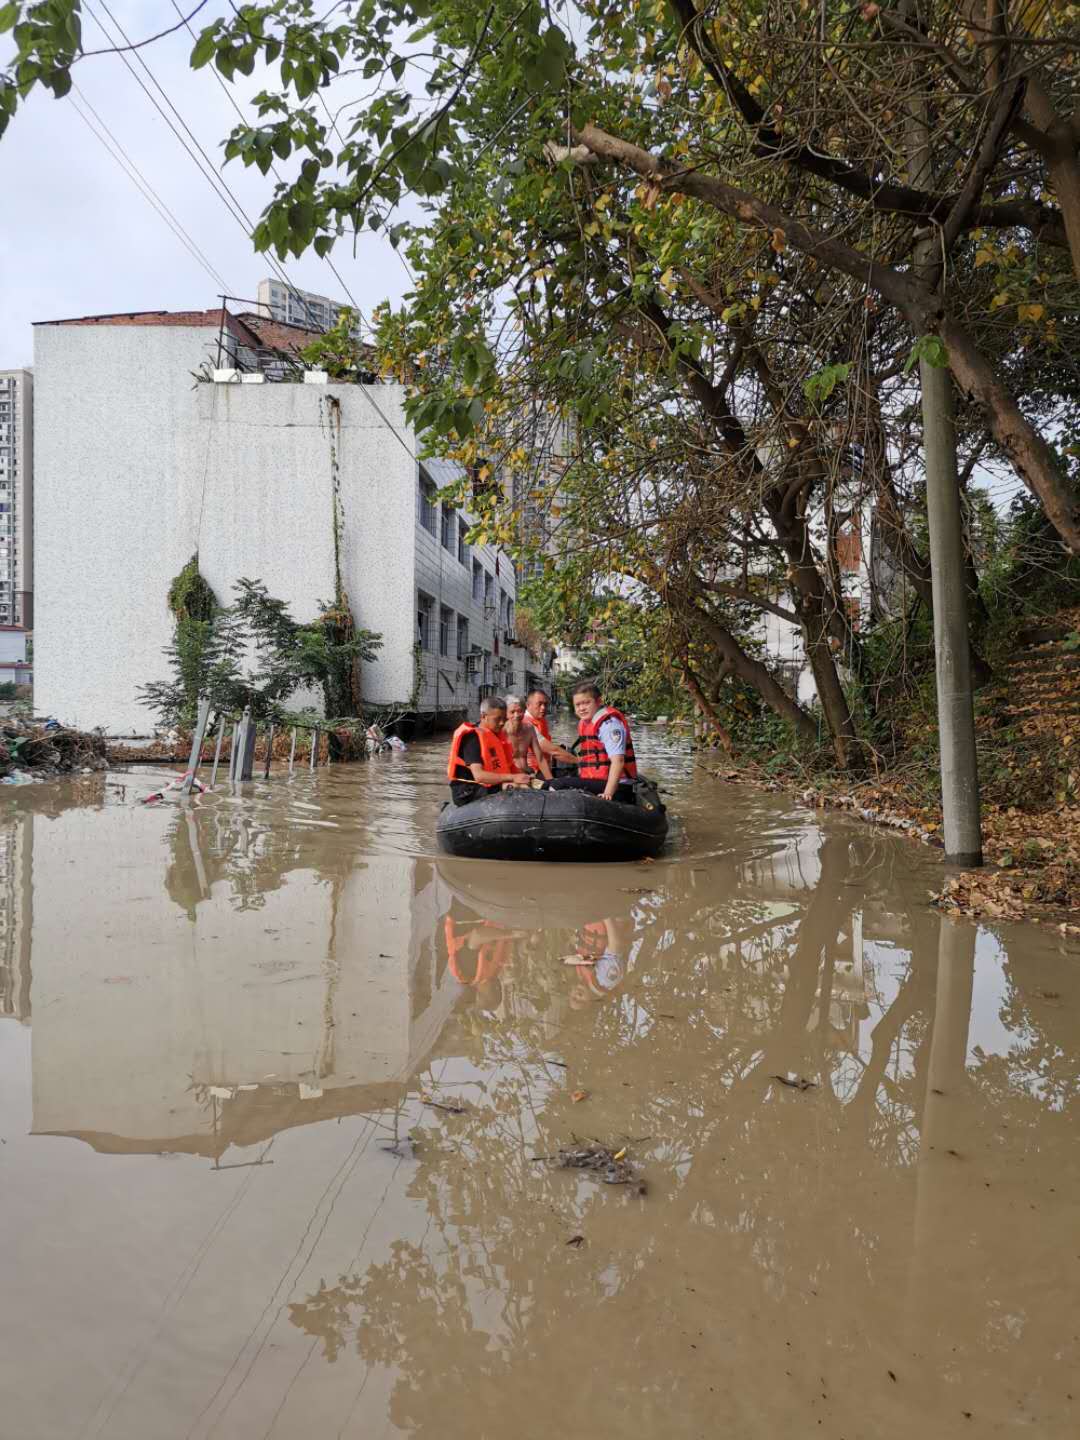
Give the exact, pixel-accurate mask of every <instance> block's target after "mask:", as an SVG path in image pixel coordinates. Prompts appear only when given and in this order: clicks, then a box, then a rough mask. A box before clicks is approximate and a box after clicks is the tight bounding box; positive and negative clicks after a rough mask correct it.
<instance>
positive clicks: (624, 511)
mask: <svg viewBox="0 0 1080 1440" xmlns="http://www.w3.org/2000/svg"><path fill="white" fill-rule="evenodd" d="M2 13H3V14H4V16H5V17H8V16H10V15H12V14H13V13H14V14H15V16H16V18H17V19H18V21H19V23H18V25H17V26H16V32H15V35H16V46H17V52H18V53H17V61H16V65H15V69H14V71H13V75H14V79H13V81H12V83H13V85H14V86H15V90H16V91H20V90H22V91H25V89H26V88H27V87H28V86H31V85H33V84H35V83H45V84H50V85H54V88H55V85H56V84H57V83H58V84H60V85H62V84H63V83H64V82H63V78H62V77H63V75H64V74H65V73H66V69H70V65H71V64H72V63H75V60H76V52H77V49H78V38H77V34H75V32H74V31H73V30H72V29H71V26H70V24H68V21H70V20H71V17H73V16H77V13H78V7H77V4H75V3H74V0H71V3H67V0H50V3H49V4H47V5H39V6H36V7H24V6H22V5H19V4H16V5H15V6H14V7H12V6H9V7H7V9H6V10H5V11H4V12H2ZM65 15H66V16H67V21H65V22H64V24H65V25H67V28H66V29H65V28H64V25H62V24H61V19H62V17H63V16H65ZM1077 19H1078V16H1077V6H1076V5H1072V4H1066V5H1056V6H1055V5H1052V4H1050V3H1049V0H1045V3H1044V0H1013V3H1007V0H990V3H989V4H984V3H982V0H980V3H979V4H978V5H976V4H975V3H974V0H927V3H925V4H921V5H920V6H919V7H918V10H917V11H916V9H915V8H914V7H913V6H911V5H908V4H902V5H898V6H895V7H886V6H881V5H878V4H872V3H871V4H864V5H863V6H861V7H860V8H852V9H847V10H841V9H839V8H837V7H828V8H826V9H825V10H822V8H821V7H819V6H811V5H810V4H809V3H807V0H747V3H744V4H742V5H740V7H739V8H738V11H737V12H736V13H730V12H728V11H723V10H720V9H718V8H717V7H716V6H715V5H712V4H708V5H700V4H699V3H697V0H670V3H668V4H663V3H660V0H637V3H633V4H630V5H625V4H620V3H615V0H584V3H582V4H580V5H577V6H574V7H573V8H572V9H571V8H570V7H568V6H566V5H560V4H554V5H544V6H542V5H540V4H539V3H527V4H526V5H524V6H518V5H511V4H508V3H505V0H493V3H491V4H489V5H487V6H482V7H480V8H476V7H474V6H473V5H471V4H466V3H463V0H361V3H358V4H357V5H355V6H353V7H351V8H350V9H348V10H341V9H338V8H335V9H333V10H331V11H330V12H328V13H326V14H320V13H318V12H317V11H316V9H315V8H314V6H313V5H312V3H310V0H271V3H262V4H253V5H248V6H245V7H243V8H241V9H238V10H235V11H234V12H233V13H232V14H231V15H230V16H229V17H228V18H226V19H220V20H217V21H215V22H214V23H213V24H212V25H210V26H209V27H207V28H206V29H205V30H204V31H203V32H202V34H201V35H200V37H199V40H198V43H197V44H196V47H195V50H194V52H193V56H192V62H193V64H194V65H196V66H197V67H200V66H204V65H208V64H213V65H215V66H216V67H217V69H218V70H219V72H220V73H221V74H222V75H224V76H226V77H231V76H232V75H234V74H235V73H237V72H239V73H244V74H250V73H252V72H253V70H254V67H255V66H256V65H257V64H266V65H274V66H277V67H278V74H279V76H280V80H279V81H278V82H276V83H275V85H274V86H273V87H268V88H267V89H266V90H264V91H263V92H262V93H261V95H260V96H259V98H258V101H257V105H258V110H259V123H258V124H257V125H253V126H240V127H237V129H236V130H235V131H234V132H233V134H232V135H231V136H230V138H229V141H228V144H227V147H226V153H227V155H228V156H229V157H231V158H235V159H239V160H241V162H242V163H244V164H248V165H255V166H257V167H258V168H259V169H260V170H261V171H262V172H263V173H267V171H268V170H269V167H270V165H271V163H272V162H273V161H274V160H275V159H276V160H280V161H292V162H293V163H294V164H295V165H296V167H297V168H296V170H295V173H294V174H293V176H292V178H291V179H290V180H288V181H287V182H283V183H281V184H279V186H278V188H277V189H276V191H275V194H274V198H273V200H272V202H271V204H270V205H269V206H268V207H267V210H266V212H265V214H264V215H263V217H262V219H261V220H260V223H259V225H258V227H257V228H256V232H255V236H254V239H255V243H256V246H257V247H258V248H260V249H270V248H273V249H276V250H277V252H278V254H279V255H281V256H282V257H284V256H285V255H287V254H300V253H302V251H303V250H304V249H305V248H307V247H308V246H309V245H312V246H314V248H315V249H316V250H317V252H318V253H319V254H321V255H325V254H328V253H329V252H330V251H331V250H332V249H333V248H334V246H335V245H336V244H338V243H339V242H341V241H343V240H345V239H346V237H348V236H349V235H350V233H354V232H355V231H356V230H357V229H359V228H360V227H361V226H364V225H371V226H373V227H375V228H385V229H386V230H387V232H388V234H389V237H390V239H391V242H392V243H394V244H398V245H400V244H402V243H404V244H406V245H407V247H408V253H409V259H410V263H411V264H412V266H413V267H414V270H415V272H416V275H417V284H416V289H415V291H414V293H413V294H412V295H411V296H409V297H408V299H407V303H406V306H405V307H404V310H403V311H402V312H401V313H400V314H397V315H390V314H386V313H384V314H382V315H381V316H380V317H379V320H380V337H379V338H380V349H381V358H382V363H383V365H384V366H385V367H386V370H387V372H388V373H389V372H395V373H397V374H398V375H399V376H400V377H401V378H403V379H404V380H406V382H407V383H408V384H409V385H410V387H411V397H410V402H409V413H410V415H411V418H412V419H413V421H414V422H415V423H416V424H417V425H418V426H419V427H420V428H422V429H425V430H426V431H427V432H428V433H429V435H430V436H431V437H432V443H433V444H435V445H437V446H438V447H440V448H441V449H442V450H443V451H444V452H446V453H449V454H452V455H455V456H456V457H457V458H459V459H461V460H462V461H464V462H465V463H467V464H469V465H474V466H475V467H476V469H477V471H478V473H479V474H480V475H482V476H483V475H484V474H485V472H486V474H487V475H488V476H489V477H495V476H498V477H499V478H501V479H502V480H503V481H504V482H505V489H506V491H508V492H509V495H510V501H509V503H505V502H503V503H500V502H499V500H498V495H499V493H500V492H499V490H498V488H497V487H496V488H494V489H492V490H490V491H489V492H488V507H487V513H486V514H485V516H484V519H483V526H484V530H485V533H489V534H497V535H498V536H499V537H500V538H504V537H506V538H509V539H510V540H514V539H515V538H517V537H518V536H519V534H520V524H519V521H520V506H519V505H518V504H517V503H515V497H516V496H518V495H520V492H521V490H522V487H523V486H524V487H526V488H527V487H528V484H529V479H530V477H529V474H528V469H529V467H528V447H527V446H525V445H523V444H522V443H521V441H522V438H523V434H524V435H525V437H526V438H527V436H528V432H529V425H530V424H531V421H527V419H526V418H525V417H529V416H533V415H535V413H536V408H537V405H538V404H539V405H540V406H541V407H545V408H546V409H547V412H548V413H549V414H552V415H557V416H559V417H569V419H570V421H571V423H572V427H573V433H574V436H575V446H574V453H573V455H572V457H571V463H570V464H569V466H568V467H567V470H566V473H565V474H564V475H563V477H562V480H561V481H560V483H559V486H558V492H559V508H560V517H559V524H558V529H559V532H560V542H565V543H564V553H568V554H574V553H578V554H589V555H591V556H592V574H593V577H594V579H602V578H603V577H611V576H612V575H617V574H619V575H623V576H625V577H626V579H627V582H628V583H631V584H634V585H637V586H639V587H643V591H644V592H647V593H648V594H649V595H650V596H651V597H654V598H655V599H656V600H657V601H658V603H660V604H662V605H663V606H664V607H665V608H666V610H667V612H668V614H669V617H670V621H671V624H672V625H673V626H674V627H676V628H677V629H678V630H679V632H680V634H681V638H682V641H685V645H686V646H696V647H698V651H699V663H700V660H701V657H706V658H708V659H710V661H711V662H712V663H713V664H714V667H715V671H716V673H721V672H723V673H734V674H740V675H741V676H742V678H743V679H745V680H746V681H747V682H748V683H750V684H753V685H754V686H755V687H756V688H757V689H758V690H759V693H760V694H761V695H762V696H763V697H765V698H766V700H767V701H768V703H769V704H770V705H772V707H773V708H774V709H775V710H776V711H777V713H780V714H784V715H785V716H786V718H787V719H788V720H789V721H790V723H791V724H792V725H793V726H795V728H796V729H797V730H800V731H802V733H804V734H805V735H807V737H808V738H809V736H810V735H811V734H814V733H816V729H817V727H816V723H815V722H814V720H813V719H812V718H811V717H810V716H808V715H807V714H806V713H805V711H804V710H803V709H802V707H800V706H799V705H798V704H797V702H796V701H795V700H794V698H793V697H792V696H791V695H790V694H789V693H787V692H786V691H785V689H784V687H783V686H782V685H781V684H779V683H777V678H776V677H775V676H773V675H771V674H770V673H769V672H768V671H767V670H766V669H765V667H763V666H761V665H760V662H757V661H756V660H755V657H754V656H753V655H752V654H751V653H750V652H749V651H748V649H747V647H746V645H745V643H743V642H744V641H745V639H746V633H745V619H744V617H745V614H746V612H745V611H744V610H743V609H741V608H739V607H745V606H750V607H751V608H753V607H756V609H757V611H758V614H759V615H762V614H764V615H770V614H775V612H776V610H777V609H778V608H779V609H780V610H781V611H783V612H784V615H785V616H793V617H794V620H795V622H797V624H798V625H799V627H800V628H801V630H802V633H803V636H804V641H805V645H806V651H807V655H808V658H809V661H810V663H811V665H812V667H813V671H814V677H815V681H816V685H817V691H818V695H819V697H820V701H821V705H822V711H823V715H824V719H825V723H826V727H827V730H828V732H829V734H830V735H831V738H832V743H833V748H834V753H835V757H836V760H837V762H838V763H840V764H841V765H849V764H852V763H857V762H858V760H859V759H860V758H861V755H862V750H863V746H864V743H865V742H864V737H862V736H861V735H860V734H859V732H858V728H857V725H856V721H855V707H854V705H853V701H852V696H851V686H850V684H849V683H848V682H847V675H848V674H850V675H851V676H852V677H853V678H854V683H855V684H856V685H857V686H859V687H861V691H862V694H861V697H860V705H861V707H862V708H863V709H867V710H869V712H870V713H871V715H872V712H873V700H874V690H873V687H872V686H871V685H870V684H869V683H868V682H869V678H870V677H869V676H868V674H867V670H866V661H865V650H864V646H863V644H862V642H861V638H860V636H859V634H858V633H857V631H856V629H855V626H854V625H853V623H852V617H851V614H850V606H849V603H848V602H849V597H848V595H847V593H846V591H845V588H844V573H843V562H842V559H841V551H842V549H843V548H844V546H845V544H846V543H847V540H846V536H847V534H848V532H849V531H850V529H851V527H852V526H853V524H854V523H855V522H856V520H857V518H858V516H859V515H860V513H861V510H862V508H863V507H865V505H866V504H867V503H870V502H872V503H873V504H874V505H875V507H876V509H877V512H878V514H879V516H880V517H881V521H882V534H883V536H884V537H885V540H886V543H887V544H888V546H889V547H890V549H891V551H892V553H893V554H894V556H895V559H896V563H897V565H898V566H900V567H901V568H902V569H903V571H904V573H905V574H906V575H907V576H908V577H909V578H910V581H911V584H912V586H913V587H914V589H915V591H916V593H917V594H918V595H919V596H920V597H921V599H922V600H923V602H924V603H928V602H929V600H930V592H929V583H928V581H929V573H928V566H927V562H926V556H925V554H924V553H923V552H922V551H921V549H920V547H919V545H918V544H917V539H916V537H915V536H914V535H913V533H912V530H911V527H910V525H909V523H908V513H907V506H906V504H905V500H906V498H907V496H909V495H910V494H911V493H912V491H913V489H914V488H915V486H914V484H913V481H912V477H911V471H912V469H913V468H915V466H916V463H917V462H916V460H915V455H916V452H917V449H918V441H919V434H918V431H917V429H916V428H915V412H914V409H913V405H912V399H913V394H912V387H913V382H912V379H911V377H910V371H911V368H912V366H913V365H914V364H915V363H919V364H921V365H923V366H924V367H925V366H930V367H935V366H936V367H947V368H948V370H949V372H950V374H951V375H952V377H953V379H954V381H955V383H956V386H957V389H958V391H959V393H960V395H961V408H960V412H959V415H958V425H959V432H958V433H959V442H960V445H961V449H962V451H963V457H962V458H964V459H965V460H966V459H967V458H969V457H970V456H971V455H973V454H975V453H976V451H981V457H980V458H979V460H978V463H979V465H980V466H982V465H986V464H989V465H995V464H1000V465H1007V466H1009V467H1011V468H1012V469H1013V470H1014V471H1015V473H1016V474H1017V475H1018V476H1019V477H1020V478H1021V479H1022V480H1023V482H1024V483H1025V485H1027V487H1028V488H1029V490H1030V491H1031V493H1032V494H1033V495H1034V496H1035V497H1037V499H1038V501H1039V504H1040V506H1041V507H1042V509H1043V511H1044V513H1045V514H1046V516H1047V517H1048V520H1049V522H1050V523H1051V525H1052V526H1053V527H1054V530H1055V533H1056V534H1057V536H1058V537H1060V543H1061V545H1062V547H1064V548H1066V549H1071V550H1072V551H1073V552H1078V551H1080V507H1078V501H1077V490H1076V465H1075V456H1074V455H1072V454H1071V453H1070V452H1069V450H1068V448H1067V445H1068V444H1069V443H1074V441H1075V427H1074V423H1073V420H1072V417H1074V416H1075V414H1076V402H1077V395H1078V393H1080V386H1078V385H1077V383H1076V382H1077V376H1076V371H1075V366H1074V363H1073V362H1072V359H1071V356H1072V354H1073V353H1076V352H1078V351H1080V346H1078V345H1077V343H1076V342H1077V340H1078V339H1080V336H1078V335H1077V322H1076V314H1077V307H1076V299H1077V296H1078V292H1077V288H1076V287H1077V279H1078V276H1080V263H1078V261H1080V246H1078V238H1080V228H1078V225H1077V223H1076V222H1077V219H1078V217H1080V210H1078V209H1077V201H1078V200H1080V189H1078V188H1077V183H1076V182H1077V177H1078V175H1080V169H1078V166H1080V161H1078V140H1080V136H1078V135H1077V128H1078V127H1076V125H1075V122H1074V120H1073V118H1072V116H1073V97H1074V91H1075V82H1076V67H1077V59H1076V56H1077V53H1078V50H1077V47H1076V45H1075V44H1074V43H1073V41H1074V40H1075V38H1076V37H1075V35H1073V33H1072V30H1071V28H1070V27H1073V28H1075V25H1076V22H1077ZM76 28H77V27H76ZM65 37H66V38H65ZM781 40H782V43H779V42H780V41H781ZM913 54H916V55H917V56H919V57H922V59H921V61H920V63H913V60H912V56H913ZM79 63H81V62H79ZM35 67H36V68H35ZM358 72H359V74H360V75H361V76H362V77H363V79H364V80H365V81H366V82H368V83H372V82H377V83H375V88H374V90H373V91H372V93H371V94H370V95H369V97H368V98H367V99H364V100H361V101H359V102H356V101H355V99H354V98H353V97H350V122H349V129H348V131H347V133H346V134H345V137H344V139H341V137H340V135H339V134H338V132H337V131H336V130H335V128H334V126H333V123H332V121H331V118H330V116H331V114H332V113H333V106H332V105H331V104H330V102H328V105H329V111H327V110H324V109H321V108H320V103H321V100H322V98H324V92H326V91H327V90H329V89H331V88H332V87H334V86H336V85H338V84H339V81H338V77H340V76H342V75H343V74H347V75H355V74H356V73H358ZM58 77H59V78H58ZM54 82H55V83H54ZM339 93H340V92H339ZM8 101H10V104H9V109H10V108H12V107H13V106H14V104H15V100H13V99H11V95H10V93H9V95H8ZM8 101H5V102H4V103H5V104H7V103H8ZM2 108H3V107H2V106H0V109H2ZM916 110H917V111H918V113H920V114H922V115H924V116H926V117H927V121H926V126H925V129H926V136H925V139H926V145H927V147H928V150H929V160H930V163H929V165H928V167H926V170H927V173H929V174H931V175H932V176H933V177H935V178H936V177H941V179H940V183H939V184H936V185H935V186H934V187H932V188H927V182H925V181H924V182H922V183H914V182H913V173H912V170H911V163H910V158H909V150H910V145H909V138H910V125H911V117H912V114H913V113H914V112H915V111H916ZM918 178H919V177H918V176H917V175H916V176H915V180H916V181H917V180H918ZM407 195H412V196H414V197H418V198H419V201H420V204H421V207H422V209H423V211H424V212H425V214H426V218H425V219H424V221H423V222H422V223H421V224H419V225H412V226H410V225H407V224H406V223H404V222H403V221H401V220H400V219H399V218H398V208H397V207H398V206H399V204H400V202H401V201H402V199H403V198H405V197H406V196H407ZM928 234H929V235H930V236H932V237H933V238H934V242H935V244H934V250H933V254H935V255H937V256H939V260H933V259H927V260H926V261H925V263H923V264H922V265H921V266H920V267H919V268H918V269H917V270H916V268H915V267H913V264H912V259H913V256H914V254H915V251H916V248H917V247H918V246H919V245H924V248H925V241H926V239H927V235H928ZM1021 397H1022V399H1023V403H1022V404H1021V403H1020V400H1021ZM1063 414H1064V415H1066V416H1068V417H1070V418H1069V420H1068V422H1067V424H1066V426H1065V427H1062V425H1061V422H1060V418H1059V417H1061V416H1062V415H1063ZM961 476H963V469H961ZM605 526H608V527H611V528H610V529H609V530H608V531H607V532H605V530H604V527H605ZM618 527H621V528H618ZM582 563H584V562H582ZM778 586H779V589H778ZM740 627H742V628H741V630H740ZM840 659H842V660H843V662H844V669H843V670H841V668H840V664H839V661H840ZM695 673H696V672H695ZM704 678H705V679H706V681H707V682H710V683H711V677H710V676H705V677H704ZM688 683H689V682H688Z"/></svg>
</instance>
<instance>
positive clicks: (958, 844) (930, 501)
mask: <svg viewBox="0 0 1080 1440" xmlns="http://www.w3.org/2000/svg"><path fill="white" fill-rule="evenodd" d="M931 243H932V242H931ZM919 379H920V382H921V384H922V413H923V454H924V456H925V461H926V517H927V523H928V525H929V529H930V583H931V585H932V587H933V592H934V665H935V670H936V676H937V713H938V747H939V753H940V759H941V808H942V817H943V819H944V822H945V823H944V830H945V859H946V861H947V862H948V863H950V864H953V865H969V866H970V865H981V864H982V863H983V856H982V825H981V821H980V815H979V766H978V758H977V755H976V751H975V711H974V694H973V691H972V687H971V647H970V645H969V642H968V613H967V581H966V572H965V566H964V532H963V521H962V518H961V512H960V485H959V477H958V475H957V468H956V422H955V414H954V410H953V384H952V376H951V375H950V374H949V372H948V370H946V369H944V368H943V367H941V368H939V367H936V366H934V365H931V364H930V362H929V361H928V360H920V361H919Z"/></svg>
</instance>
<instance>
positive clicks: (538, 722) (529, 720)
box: [524, 690, 577, 769]
mask: <svg viewBox="0 0 1080 1440" xmlns="http://www.w3.org/2000/svg"><path fill="white" fill-rule="evenodd" d="M550 704H551V701H550V699H549V698H548V695H547V692H546V691H544V690H530V691H529V693H528V695H526V697H525V716H524V722H525V724H526V725H531V726H532V727H533V729H534V730H535V731H536V738H537V741H538V743H539V745H540V749H541V751H542V752H543V754H544V756H545V758H546V759H547V762H548V764H549V765H550V764H551V762H552V761H553V760H561V761H562V763H563V764H564V765H576V764H577V756H576V755H575V754H574V752H573V751H572V750H564V749H563V747H562V746H561V745H556V744H555V741H554V740H552V738H551V730H550V729H549V728H548V722H547V712H548V706H549V705H550ZM529 768H530V769H535V768H537V767H535V766H533V765H532V764H531V762H530V766H529Z"/></svg>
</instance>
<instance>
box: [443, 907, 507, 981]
mask: <svg viewBox="0 0 1080 1440" xmlns="http://www.w3.org/2000/svg"><path fill="white" fill-rule="evenodd" d="M490 923H491V922H490V921H488V920H482V921H481V922H480V924H481V926H484V925H489V924H490ZM476 928H477V927H476V926H475V925H470V926H469V927H468V928H467V929H466V930H465V931H464V932H463V933H461V934H459V933H458V928H457V924H456V922H455V921H454V919H453V917H452V916H450V915H447V916H446V918H445V920H444V922H443V929H444V931H445V934H446V953H447V957H448V959H449V961H450V974H451V975H453V977H454V979H455V980H456V981H457V982H458V984H459V985H476V986H479V985H486V984H487V982H488V981H489V980H494V979H495V978H496V976H497V975H499V974H501V973H502V971H503V970H505V968H506V963H507V961H508V960H509V959H510V941H509V940H494V941H489V942H488V943H487V944H486V945H481V946H480V947H479V949H478V950H476V952H475V954H476V965H475V969H474V970H473V974H472V976H471V977H470V978H466V976H465V975H464V974H463V973H462V967H461V964H460V963H459V956H460V955H461V952H462V951H463V950H464V949H465V948H466V946H467V945H468V942H469V936H470V934H472V932H473V931H474V930H475V929H476Z"/></svg>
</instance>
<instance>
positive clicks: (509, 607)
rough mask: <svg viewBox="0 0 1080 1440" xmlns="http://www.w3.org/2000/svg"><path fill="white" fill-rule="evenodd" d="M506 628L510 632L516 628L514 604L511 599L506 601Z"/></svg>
mask: <svg viewBox="0 0 1080 1440" xmlns="http://www.w3.org/2000/svg"><path fill="white" fill-rule="evenodd" d="M506 628H507V630H510V631H512V630H513V628H514V602H513V601H512V600H511V599H510V598H509V597H507V601H506Z"/></svg>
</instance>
